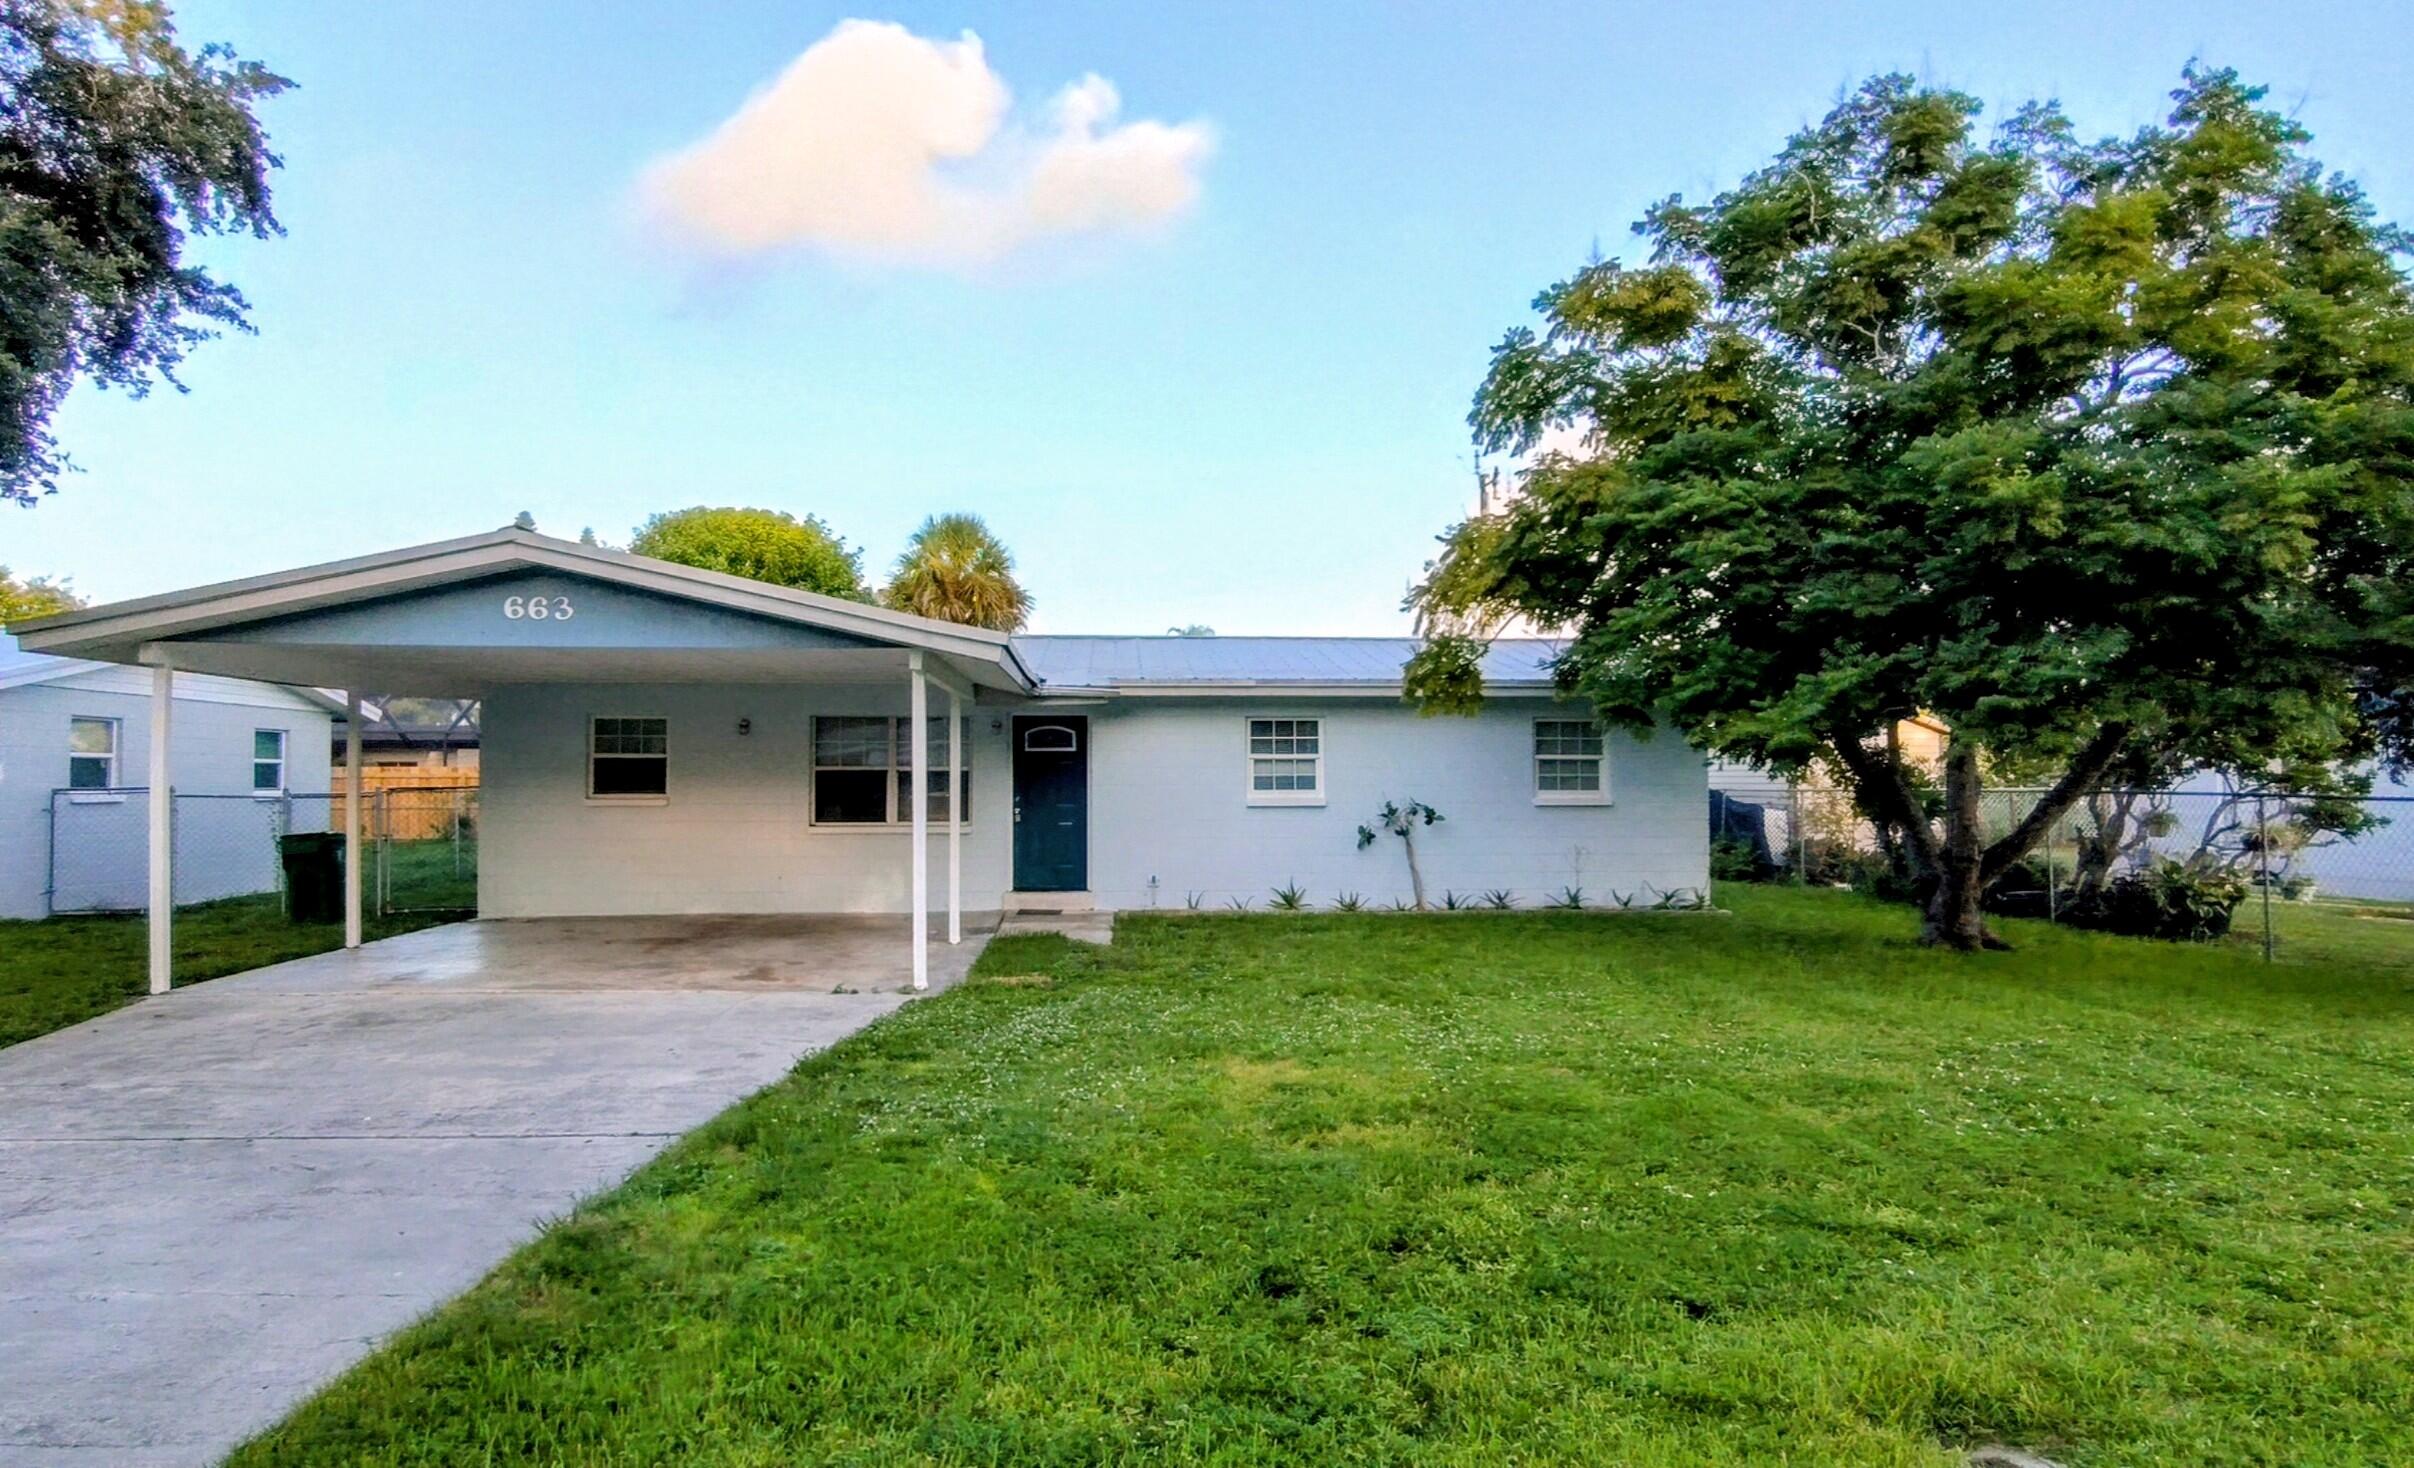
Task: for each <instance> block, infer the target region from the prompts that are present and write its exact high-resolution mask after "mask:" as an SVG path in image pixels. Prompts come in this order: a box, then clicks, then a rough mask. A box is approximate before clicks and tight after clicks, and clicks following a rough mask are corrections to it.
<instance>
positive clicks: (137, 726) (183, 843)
mask: <svg viewBox="0 0 2414 1468" xmlns="http://www.w3.org/2000/svg"><path fill="white" fill-rule="evenodd" d="M176 693H177V697H176V718H175V725H174V729H175V733H174V748H173V749H171V750H170V751H169V754H170V769H171V773H172V774H173V776H174V779H175V785H176V790H177V792H178V793H179V794H182V795H225V796H241V797H248V796H249V795H250V792H251V750H252V733H253V731H255V730H259V729H282V730H284V731H285V785H286V788H287V789H288V790H291V791H293V792H294V793H296V794H304V795H324V794H326V792H327V783H328V728H329V724H330V722H331V718H330V715H329V714H328V713H327V711H326V710H324V709H322V708H320V707H319V706H317V705H316V704H314V703H311V702H310V701H308V700H306V699H304V698H302V697H301V696H300V695H298V694H293V693H288V692H286V691H285V690H283V689H279V688H274V687H270V686H268V685H265V684H258V683H246V682H243V681H241V680H239V679H232V678H215V677H210V676H207V675H203V674H196V673H182V674H178V675H177V678H176ZM87 717H88V718H102V719H115V720H117V721H118V747H117V748H118V752H117V783H118V784H119V785H121V786H126V787H138V786H141V785H144V784H146V783H147V782H148V780H149V778H150V759H151V675H150V671H149V670H148V669H144V668H101V669H95V670H93V671H91V672H88V673H80V674H77V675H76V676H74V677H71V678H62V679H59V680H57V681H55V682H49V683H29V684H24V685H21V686H19V687H16V688H8V689H0V918H38V917H43V916H46V915H47V914H48V911H49V906H48V902H47V900H46V888H47V886H48V884H49V882H50V841H51V833H50V818H51V792H52V791H54V790H62V789H64V788H66V785H67V754H68V750H67V726H68V720H69V719H71V718H87ZM67 798H68V799H75V800H78V801H84V802H89V803H88V804H79V805H77V807H76V808H75V810H74V811H73V812H72V814H71V815H70V817H69V819H70V821H71V823H72V829H69V830H63V831H62V832H61V841H62V850H61V857H62V862H63V866H64V869H65V870H64V873H63V877H64V879H65V880H66V881H67V882H68V883H69V885H71V886H73V887H74V888H75V893H74V894H73V895H74V897H75V900H76V902H77V904H78V905H81V906H107V907H138V906H140V905H141V904H142V901H143V893H144V883H145V881H146V875H145V874H146V870H147V867H146V863H147V860H148V858H147V855H146V853H147V851H148V848H149V828H148V823H147V812H146V810H145V808H144V804H143V800H142V798H141V797H140V796H138V795H128V796H99V797H91V796H85V797H67ZM185 806H186V808H185V809H184V810H182V811H180V812H179V816H180V821H181V822H182V824H181V826H180V829H179V841H178V848H179V849H178V856H179V858H180V859H192V860H198V859H202V858H204V857H206V859H207V861H208V863H209V864H210V866H211V867H212V868H213V869H214V870H213V871H212V872H211V873H209V874H208V876H209V880H208V881H206V882H205V881H200V880H198V879H199V878H201V877H202V876H203V875H204V874H203V873H201V872H199V871H190V872H186V873H181V874H180V875H179V878H178V881H177V891H178V900H179V901H194V900H200V899H203V898H207V897H223V896H232V895H235V894H237V893H239V892H252V891H267V890H271V889H273V888H274V886H275V884H276V866H275V864H276V851H275V849H274V846H273V843H272V842H271V841H270V838H268V837H266V836H262V837H261V838H260V840H259V841H256V842H255V841H253V840H251V839H250V837H251V835H252V833H253V832H254V831H255V829H257V830H260V831H265V830H266V827H265V825H263V824H262V822H261V821H259V820H256V819H253V817H254V815H255V814H256V812H254V811H252V810H251V809H250V808H249V807H248V806H237V805H233V804H231V803H230V805H229V807H228V810H227V817H228V818H227V819H223V820H213V819H211V817H210V815H209V814H208V813H206V812H203V811H201V810H200V809H199V808H197V807H195V806H194V804H193V803H192V802H186V803H185ZM220 837H223V839H218V838H220ZM204 848H207V849H206V850H204Z"/></svg>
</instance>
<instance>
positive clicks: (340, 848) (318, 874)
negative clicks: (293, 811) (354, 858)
mask: <svg viewBox="0 0 2414 1468" xmlns="http://www.w3.org/2000/svg"><path fill="white" fill-rule="evenodd" d="M277 855H278V857H279V858H280V859H282V860H283V861H284V863H285V915H286V916H287V917H288V918H290V919H292V920H293V921H294V922H297V923H340V922H342V921H343V920H344V838H343V837H342V836H340V835H338V834H337V833H335V832H333V831H297V832H295V833H294V834H293V835H291V836H280V837H278V838H277Z"/></svg>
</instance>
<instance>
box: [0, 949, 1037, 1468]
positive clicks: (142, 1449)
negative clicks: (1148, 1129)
mask: <svg viewBox="0 0 2414 1468" xmlns="http://www.w3.org/2000/svg"><path fill="white" fill-rule="evenodd" d="M993 925H994V920H993V919H991V920H985V921H978V922H968V923H967V925H966V934H965V941H964V943H963V944H962V945H961V946H960V947H956V948H952V949H951V948H949V947H948V946H947V945H946V944H944V943H939V944H936V945H934V946H933V950H932V965H931V967H932V974H931V980H932V988H933V991H934V992H935V991H936V990H938V989H940V988H943V987H945V986H946V985H947V984H949V983H952V982H954V981H955V980H957V979H959V978H960V977H961V976H962V974H963V973H964V971H965V970H966V969H967V968H968V967H970V965H971V962H972V958H973V955H974V954H976V953H977V952H978V951H979V949H980V946H981V943H982V941H983V939H982V938H981V937H979V936H976V933H981V934H985V933H986V932H987V931H988V930H989V928H990V927H992V926H993ZM905 936H906V932H905V926H904V924H903V923H901V922H898V921H895V920H885V921H884V920H877V919H863V920H802V919H763V918H700V919H635V918H630V919H597V920H589V921H564V922H503V923H465V924H460V925H457V926H454V927H449V928H436V929H430V930H428V931H425V932H420V933H414V934H411V935H409V936H406V937H401V938H394V939H389V940H387V941H385V942H383V943H373V944H370V945H369V946H368V947H366V948H363V949H360V950H358V951H357V952H354V953H349V954H346V953H331V954H321V955H319V956H318V957H315V958H306V959H302V960H299V961H298V962H294V963H287V964H280V965H277V966H275V967H273V968H266V969H261V970H258V971H256V972H253V973H250V974H245V975H242V976H239V977H234V978H225V979H218V980H214V981H212V982H210V983H207V984H199V985H195V986H194V987H192V988H189V989H180V990H177V991H176V992H174V993H171V994H168V995H165V996H163V997H160V998H156V999H148V1000H145V1001H143V1002H141V1003H139V1004H136V1005H134V1006H132V1007H130V1008H128V1009H124V1010H120V1011H118V1012H117V1013H115V1014H111V1015H106V1016H104V1017H102V1018H100V1019H97V1020H93V1021H91V1022H90V1023H87V1024H82V1025H78V1026H76V1027H75V1028H73V1029H70V1030H63V1031H60V1032H59V1033H57V1034H53V1035H45V1036H43V1037H42V1038H40V1039H38V1040H32V1041H29V1042H27V1043H25V1044H22V1045H18V1046H15V1047H13V1048H10V1049H7V1050H0V1465H18V1464H26V1465H41V1468H66V1465H86V1464H91V1465H100V1464H110V1465H121V1464H122V1465H157V1464H206V1463H213V1462H215V1461H217V1459H218V1458H219V1457H220V1456H221V1455H223V1454H224V1453H226V1452H227V1451H228V1450H229V1449H231V1448H232V1447H234V1446H235V1445H236V1444H237V1443H239V1442H241V1441H242V1440H243V1439H244V1438H246V1437H248V1436H250V1435H251V1434H253V1433H255V1432H257V1431H259V1430H260V1429H262V1428H264V1427H267V1426H268V1425H270V1424H271V1423H274V1422H275V1421H276V1420H277V1419H278V1418H279V1417H281V1416H283V1415H284V1413H285V1412H286V1411H287V1410H289V1409H290V1408H291V1407H292V1406H293V1405H294V1404H295V1403H297V1402H299V1401H300V1400H302V1399H303V1398H304V1397H306V1396H307V1395H309V1393H310V1392H311V1391H312V1390H313V1389H314V1388H316V1387H318V1386H319V1385H321V1384H323V1383H324V1382H326V1381H327V1380H328V1379H329V1378H331V1377H333V1376H334V1375H335V1374H336V1373H338V1372H340V1371H341V1370H343V1369H344V1368H345V1367H346V1366H348V1365H350V1364H351V1363H352V1362H354V1361H356V1360H358V1359H359V1358H360V1357H361V1356H362V1355H364V1354H366V1353H367V1352H368V1350H369V1349H370V1348H371V1347H372V1346H373V1345H374V1344H375V1343H376V1342H377V1341H378V1340H380V1339H382V1338H383V1337H384V1336H386V1335H388V1334H390V1333H391V1332H392V1331H394V1330H395V1329H397V1328H399V1327H401V1326H403V1325H405V1324H408V1323H409V1322H410V1321H411V1320H413V1319H415V1318H416V1317H418V1316H419V1315H421V1314H423V1313H424V1312H426V1311H427V1310H428V1309H430V1308H431V1307H433V1306H434V1305H436V1304H438V1303H440V1302H441V1301H443V1300H445V1299H447V1298H449V1297H451V1296H452V1295H455V1294H457V1293H459V1292H460V1291H461V1290H463V1289H465V1288H467V1287H468V1286H469V1285H471V1284H472V1283H474V1282H476V1281H477V1280H478V1278H479V1277H480V1276H482V1275H483V1274H485V1272H486V1271H487V1270H488V1269H490V1268H491V1267H493V1265H494V1264H495V1263H496V1262H497V1261H498V1260H500V1259H501V1258H502V1257H503V1256H504V1255H505V1254H507V1253H509V1252H510V1251H511V1250H512V1249H513V1248H514V1247H516V1246H517V1245H519V1244H520V1243H522V1242H524V1241H525V1240H527V1239H528V1238H529V1237H530V1236H532V1235H533V1234H534V1233H535V1232H536V1230H537V1228H538V1226H539V1225H540V1224H542V1223H543V1222H544V1221H545V1220H547V1219H549V1218H553V1217H557V1216H559V1215H560V1214H562V1213H563V1212H565V1211H567V1210H568V1209H569V1208H570V1207H571V1206H572V1205H573V1204H574V1203H576V1202H577V1201H578V1200H579V1199H580V1198H582V1197H585V1196H587V1195H588V1194H591V1193H593V1192H596V1191H597V1190H599V1189H602V1188H605V1187H608V1186H609V1185H611V1184H612V1183H614V1182H617V1181H618V1180H620V1179H621V1178H623V1177H625V1176H626V1175H627V1174H628V1173H629V1172H630V1171H631V1170H632V1169H634V1168H635V1167H636V1166H637V1165H638V1164H639V1163H641V1162H643V1161H644V1160H645V1159H647V1158H648V1157H651V1156H652V1155H653V1154H654V1153H655V1152H657V1151H659V1150H661V1148H662V1147H664V1146H665V1145H667V1144H668V1143H669V1142H670V1140H671V1139H672V1138H674V1137H676V1136H678V1135H680V1134H681V1133H683V1132H686V1131H688V1130H690V1129H691V1128H693V1127H695V1126H697V1125H698V1124H700V1123H702V1122H704V1121H705V1120H707V1119H708V1118H710V1117H711V1116H713V1115H714V1114H715V1113H717V1112H719V1111H721V1110H722V1109H723V1108H725V1107H727V1106H728V1105H729V1104H730V1103H732V1102H734V1101H736V1100H738V1099H739V1098H741V1097H743V1096H745V1095H748V1094H749V1093H751V1092H753V1091H756V1090H758V1089H760V1088H762V1087H763V1086H766V1085H768V1084H770V1083H771V1082H773V1081H775V1080H777V1079H779V1078H780V1077H781V1076H782V1075H784V1074H786V1073H787V1071H788V1070H789V1068H790V1067H791V1066H792V1065H794V1064H795V1062H796V1061H797V1059H798V1058H799V1057H800V1056H803V1055H805V1054H807V1053H808V1052H811V1051H814V1050H818V1049H820V1048H822V1047H824V1046H827V1045H830V1044H832V1043H834V1042H835V1041H837V1040H839V1039H842V1038H844V1037H845V1036H847V1035H849V1034H852V1033H853V1032H854V1031H856V1030H857V1029H860V1028H861V1027H863V1026H864V1025H866V1024H869V1023H870V1022H871V1021H872V1020H874V1019H877V1018H879V1017H880V1016H882V1015H884V1014H887V1013H889V1012H890V1011H892V1010H894V1009H896V1008H897V1007H898V1006H899V1005H901V1004H903V1003H904V1002H906V999H907V997H908V996H907V995H906V994H905V993H903V992H902V988H901V985H902V981H903V979H904V976H905V969H906V962H905V960H906V947H905Z"/></svg>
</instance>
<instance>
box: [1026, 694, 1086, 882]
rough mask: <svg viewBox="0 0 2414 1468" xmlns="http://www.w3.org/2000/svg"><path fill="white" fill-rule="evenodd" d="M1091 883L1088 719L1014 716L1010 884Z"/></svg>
mask: <svg viewBox="0 0 2414 1468" xmlns="http://www.w3.org/2000/svg"><path fill="white" fill-rule="evenodd" d="M1089 885H1090V721H1089V720H1088V719H1086V718H1079V717H1074V718H1066V717H1062V716H1050V717H1022V718H1017V719H1016V720H1015V721H1014V888H1015V890H1016V891H1018V892H1083V891H1087V890H1088V889H1089Z"/></svg>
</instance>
